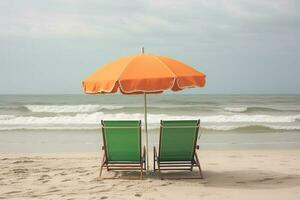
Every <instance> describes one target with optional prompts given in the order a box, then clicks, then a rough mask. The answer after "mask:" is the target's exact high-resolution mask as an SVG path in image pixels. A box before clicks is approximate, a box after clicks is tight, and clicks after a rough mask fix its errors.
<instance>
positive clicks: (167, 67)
mask: <svg viewBox="0 0 300 200" xmlns="http://www.w3.org/2000/svg"><path fill="white" fill-rule="evenodd" d="M149 56H151V57H153V58H155V59H156V60H158V62H160V63H161V64H162V65H163V66H164V68H166V69H167V70H168V71H169V72H171V73H172V74H173V77H174V78H176V74H175V73H174V72H173V71H172V70H171V69H170V68H169V66H168V65H167V64H166V63H164V62H163V61H161V60H160V59H159V58H158V57H156V56H155V55H150V54H149Z"/></svg>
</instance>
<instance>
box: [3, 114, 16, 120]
mask: <svg viewBox="0 0 300 200" xmlns="http://www.w3.org/2000/svg"><path fill="white" fill-rule="evenodd" d="M14 117H15V116H14V115H0V120H8V119H12V118H14Z"/></svg>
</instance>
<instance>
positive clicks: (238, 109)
mask: <svg viewBox="0 0 300 200" xmlns="http://www.w3.org/2000/svg"><path fill="white" fill-rule="evenodd" d="M224 110H225V111H229V112H237V113H241V112H246V111H247V110H248V107H225V108H224Z"/></svg>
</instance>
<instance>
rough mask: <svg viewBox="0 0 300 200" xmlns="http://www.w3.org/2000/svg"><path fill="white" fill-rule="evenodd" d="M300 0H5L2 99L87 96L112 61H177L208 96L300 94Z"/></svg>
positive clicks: (0, 33) (0, 20) (1, 7)
mask: <svg viewBox="0 0 300 200" xmlns="http://www.w3.org/2000/svg"><path fill="white" fill-rule="evenodd" d="M299 10H300V1H297V0H264V1H262V0H251V1H249V0H247V1H246V0H230V1H229V0H228V1H226V0H185V1H182V0H163V1H162V0H158V1H157V0H147V1H146V0H131V1H128V0H123V1H118V0H114V1H102V0H43V1H41V0H1V1H0V85H1V87H0V94H81V93H83V92H82V86H81V81H82V80H83V79H84V78H86V77H87V76H88V75H90V74H91V73H92V72H94V71H95V70H96V69H97V68H99V67H100V66H102V65H103V64H106V63H109V62H111V61H113V60H114V59H117V58H119V57H123V56H127V55H132V54H138V53H140V51H141V47H142V46H144V47H145V51H146V52H148V53H153V54H161V55H165V56H169V57H173V58H176V59H178V60H181V61H183V62H184V63H186V64H189V65H191V66H194V67H195V68H197V69H198V70H200V71H202V72H204V73H205V74H206V76H207V85H206V87H205V88H204V89H200V90H199V89H198V90H196V89H193V90H189V91H186V92H187V93H200V94H201V93H202V94H203V93H204V94H300V78H299V77H300V76H299V74H300V37H299V36H300V12H299Z"/></svg>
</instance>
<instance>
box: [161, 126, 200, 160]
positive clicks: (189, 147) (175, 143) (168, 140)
mask: <svg viewBox="0 0 300 200" xmlns="http://www.w3.org/2000/svg"><path fill="white" fill-rule="evenodd" d="M199 124H200V120H178V121H161V127H160V141H159V160H160V161H192V160H193V157H194V153H195V148H196V143H197V137H198V131H199Z"/></svg>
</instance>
